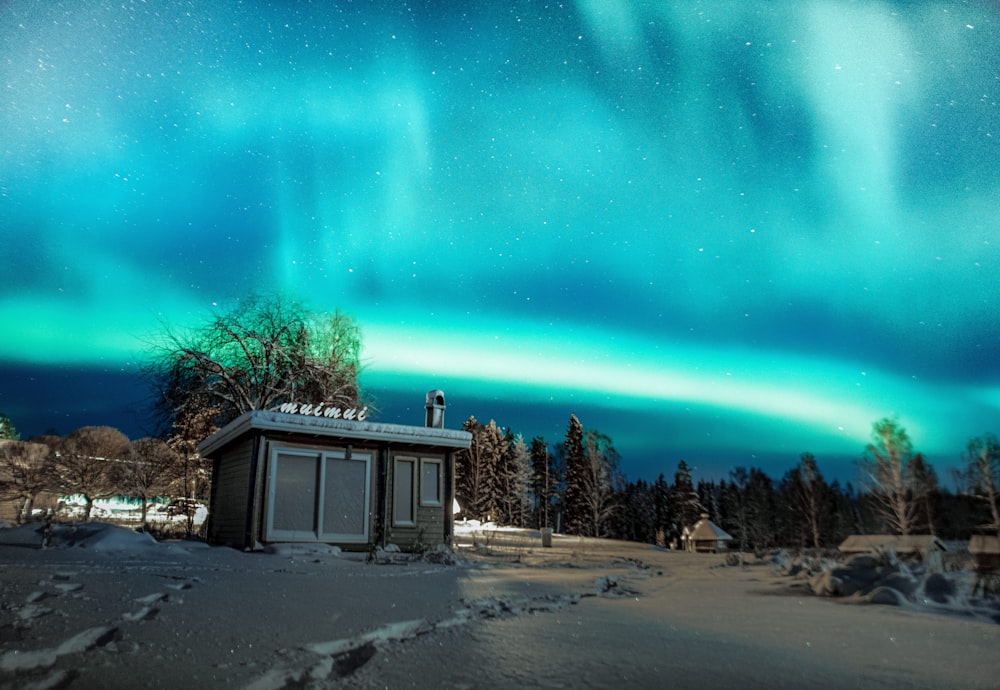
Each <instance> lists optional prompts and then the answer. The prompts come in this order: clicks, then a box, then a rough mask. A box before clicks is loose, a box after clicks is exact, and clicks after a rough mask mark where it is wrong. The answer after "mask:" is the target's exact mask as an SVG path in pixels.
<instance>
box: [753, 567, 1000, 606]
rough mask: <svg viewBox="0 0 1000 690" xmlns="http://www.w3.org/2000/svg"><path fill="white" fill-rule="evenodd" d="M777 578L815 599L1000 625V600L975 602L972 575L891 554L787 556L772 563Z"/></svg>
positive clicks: (992, 599)
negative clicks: (839, 599) (837, 599)
mask: <svg viewBox="0 0 1000 690" xmlns="http://www.w3.org/2000/svg"><path fill="white" fill-rule="evenodd" d="M772 564H773V566H774V569H775V572H776V573H778V574H779V575H783V576H785V577H791V578H793V579H795V580H797V581H798V582H797V583H796V584H795V585H793V586H797V587H804V588H805V589H807V590H808V591H810V592H812V593H813V594H815V595H817V596H824V597H842V598H843V599H844V600H845V601H849V602H853V603H865V604H884V605H889V606H902V607H907V608H910V609H913V610H923V611H931V612H936V613H951V614H959V615H963V616H971V617H974V618H979V619H982V620H990V621H994V622H1000V600H998V599H997V598H996V597H993V598H982V597H976V596H975V593H974V587H975V577H976V575H975V573H974V572H972V571H970V570H959V571H950V572H942V571H941V570H940V568H939V567H938V566H936V565H935V564H934V563H933V562H925V563H916V564H907V563H904V562H903V561H900V560H899V559H898V558H897V557H896V555H895V554H894V553H892V552H888V553H884V554H859V555H855V556H851V557H850V558H847V559H846V560H844V561H838V560H834V559H832V558H817V557H812V558H810V557H806V556H795V557H792V556H790V555H789V554H788V553H787V552H785V551H781V552H779V553H778V554H776V555H775V556H774V558H773V559H772Z"/></svg>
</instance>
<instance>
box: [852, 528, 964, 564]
mask: <svg viewBox="0 0 1000 690" xmlns="http://www.w3.org/2000/svg"><path fill="white" fill-rule="evenodd" d="M838 548H839V549H840V552H841V553H843V554H847V555H854V554H859V553H886V552H888V551H893V552H894V553H895V554H896V555H897V556H903V557H909V558H919V559H921V560H923V559H925V558H927V557H928V556H929V555H931V554H932V553H934V552H935V551H940V552H944V551H947V550H948V547H947V546H945V544H944V542H943V541H941V540H940V539H938V538H937V537H935V536H934V535H932V534H852V535H850V536H849V537H847V539H845V540H844V541H843V543H841V545H840V546H839V547H838Z"/></svg>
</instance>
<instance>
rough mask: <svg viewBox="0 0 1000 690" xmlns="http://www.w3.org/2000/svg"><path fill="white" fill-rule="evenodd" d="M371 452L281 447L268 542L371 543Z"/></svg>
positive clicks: (272, 477)
mask: <svg viewBox="0 0 1000 690" xmlns="http://www.w3.org/2000/svg"><path fill="white" fill-rule="evenodd" d="M370 467H371V455H370V454H369V453H351V455H350V457H348V456H347V454H346V453H345V452H344V451H316V450H298V449H291V448H276V449H275V450H274V451H273V452H272V454H271V465H270V471H269V473H268V483H269V491H268V507H267V530H266V535H265V539H267V540H268V541H340V542H357V543H364V542H366V541H368V525H369V505H370V483H371V482H370V479H369V477H370V476H371V475H370Z"/></svg>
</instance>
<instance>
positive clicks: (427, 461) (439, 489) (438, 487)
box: [419, 457, 444, 508]
mask: <svg viewBox="0 0 1000 690" xmlns="http://www.w3.org/2000/svg"><path fill="white" fill-rule="evenodd" d="M428 466H436V467H437V476H436V477H435V487H434V494H435V498H425V493H424V490H425V489H426V488H427V483H426V482H425V481H424V480H425V479H426V475H425V474H424V471H425V468H427V467H428ZM443 479H444V459H443V458H438V457H427V458H420V489H419V496H420V505H422V506H432V507H435V508H440V507H441V506H443V505H444V491H443V489H444V487H443V485H442V482H443Z"/></svg>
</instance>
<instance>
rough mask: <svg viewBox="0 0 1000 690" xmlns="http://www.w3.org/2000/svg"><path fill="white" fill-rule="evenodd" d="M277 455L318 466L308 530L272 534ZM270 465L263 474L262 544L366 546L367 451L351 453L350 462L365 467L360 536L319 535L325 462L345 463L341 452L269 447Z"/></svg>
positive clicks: (368, 526)
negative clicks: (264, 506)
mask: <svg viewBox="0 0 1000 690" xmlns="http://www.w3.org/2000/svg"><path fill="white" fill-rule="evenodd" d="M278 455H297V456H300V457H306V458H314V459H316V460H317V461H318V462H319V477H318V479H317V484H316V486H315V497H316V505H314V507H313V508H314V510H315V514H314V518H313V520H314V525H313V529H312V530H309V531H307V530H275V529H274V499H275V487H276V473H277V471H278V465H279V464H280V463H279V462H278ZM270 459H271V461H270V463H269V467H268V474H267V482H268V489H267V505H266V511H267V515H266V520H265V533H264V539H265V540H266V541H278V542H315V541H337V542H342V543H357V544H364V543H367V542H368V539H369V536H370V534H371V518H370V516H371V500H372V487H371V463H372V454H371V453H370V452H368V451H361V452H352V453H351V461H352V462H364V464H365V502H364V533H363V534H339V533H333V532H331V533H326V532H323V531H322V530H323V518H324V511H325V507H326V506H325V502H324V501H323V500H322V498H323V487H324V486H325V483H326V462H327V460H328V459H333V460H345V459H347V453H346V451H344V450H324V449H319V448H316V449H311V448H302V447H297V446H283V445H273V446H272V447H271V452H270Z"/></svg>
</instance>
